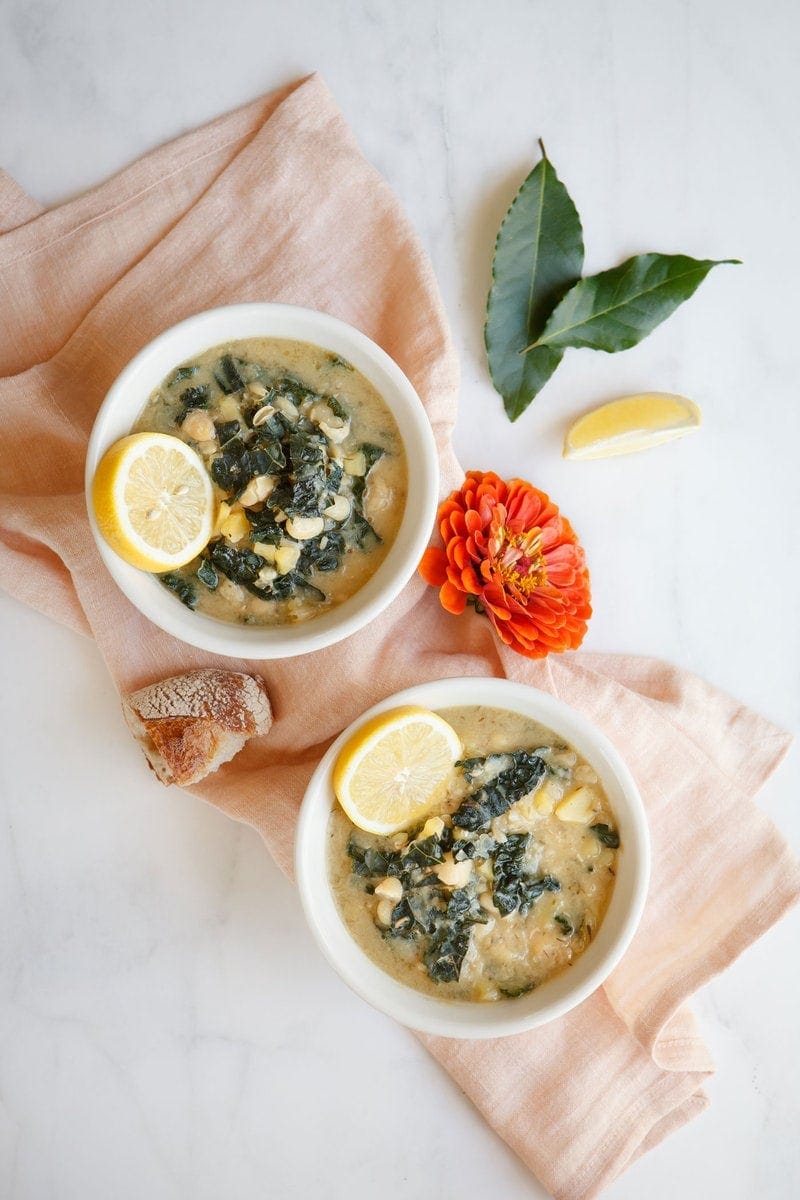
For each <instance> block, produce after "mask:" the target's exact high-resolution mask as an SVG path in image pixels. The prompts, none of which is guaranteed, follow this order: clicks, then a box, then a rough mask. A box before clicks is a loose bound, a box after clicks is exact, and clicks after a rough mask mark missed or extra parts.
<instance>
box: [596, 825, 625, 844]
mask: <svg viewBox="0 0 800 1200" xmlns="http://www.w3.org/2000/svg"><path fill="white" fill-rule="evenodd" d="M592 833H593V834H594V836H595V837H596V838H598V839H599V840H600V841H601V842H602V843H603V845H604V846H608V847H609V849H611V850H616V849H618V847H619V834H618V833H617V831H616V830H615V829H612V828H611V827H610V826H609V825H592Z"/></svg>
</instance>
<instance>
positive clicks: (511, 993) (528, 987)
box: [500, 983, 536, 1000]
mask: <svg viewBox="0 0 800 1200" xmlns="http://www.w3.org/2000/svg"><path fill="white" fill-rule="evenodd" d="M535 987H536V984H535V983H522V984H520V986H519V987H507V988H505V987H501V988H500V992H501V994H502V995H503V996H506V997H507V998H508V999H509V1000H516V998H517V997H518V996H527V994H528V992H532V991H533V989H534V988H535Z"/></svg>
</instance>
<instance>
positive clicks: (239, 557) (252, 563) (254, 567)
mask: <svg viewBox="0 0 800 1200" xmlns="http://www.w3.org/2000/svg"><path fill="white" fill-rule="evenodd" d="M211 562H212V563H213V565H214V566H215V567H216V569H217V570H218V571H219V572H221V574H223V575H227V577H228V579H232V580H233V582H234V583H244V584H247V583H253V582H254V581H255V580H256V579H257V578H258V573H259V571H260V570H261V568H262V567H263V566H264V563H265V562H266V559H264V558H262V557H261V555H260V554H256V553H255V551H254V550H238V549H237V548H236V547H235V546H229V545H227V543H226V542H222V541H219V542H214V544H213V545H212V547H211Z"/></svg>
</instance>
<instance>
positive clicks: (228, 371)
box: [214, 354, 247, 396]
mask: <svg viewBox="0 0 800 1200" xmlns="http://www.w3.org/2000/svg"><path fill="white" fill-rule="evenodd" d="M246 366H247V363H245V362H243V361H242V359H241V358H235V357H234V356H233V355H232V354H223V356H222V358H220V359H219V361H218V362H217V365H216V366H215V367H214V378H215V379H216V381H217V383H218V384H219V386H220V388H221V389H222V391H223V392H224V393H225V395H226V396H229V395H230V394H231V392H239V391H241V389H242V388H243V387H244V385H245V383H246V382H247V378H246V375H245V374H243V372H244V369H245V368H246Z"/></svg>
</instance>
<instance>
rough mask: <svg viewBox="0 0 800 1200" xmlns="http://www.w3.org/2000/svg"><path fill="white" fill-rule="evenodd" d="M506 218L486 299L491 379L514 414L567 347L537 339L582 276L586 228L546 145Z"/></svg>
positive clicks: (513, 415) (521, 409) (525, 404)
mask: <svg viewBox="0 0 800 1200" xmlns="http://www.w3.org/2000/svg"><path fill="white" fill-rule="evenodd" d="M539 145H540V147H541V150H542V157H541V160H540V161H539V162H538V163H537V164H536V166H535V167H534V169H533V170H532V171H531V173H530V175H528V177H527V179H526V180H525V182H524V183H523V184H522V187H521V188H520V190H519V192H518V193H517V195H516V197H515V198H514V201H513V203H512V205H511V207H510V209H509V210H508V213H507V214H506V217H505V219H504V220H503V223H502V225H501V226H500V231H499V233H498V235H497V242H496V244H495V251H494V261H493V263H492V287H491V290H490V292H489V299H488V303H487V307H486V327H485V340H486V353H487V355H488V359H489V371H490V373H491V376H492V382H493V384H494V386H495V388H496V389H497V391H498V392H499V393H500V395H501V396H502V397H503V404H504V406H505V410H506V413H507V414H508V416H509V417H510V419H511V420H512V421H516V419H517V417H519V416H520V415H521V414H522V413H523V412H524V411H525V409H526V408H527V407H528V405H529V404H530V402H531V400H532V399H533V398H534V396H535V395H536V394H537V392H539V391H540V389H541V388H542V387H544V385H545V383H547V380H548V379H549V378H550V376H551V375H552V374H553V372H554V371H555V369H556V367H557V366H558V364H559V363H560V362H561V359H562V356H563V350H560V349H556V348H554V347H551V346H536V347H534V348H533V349H531V350H530V352H529V353H527V354H524V355H523V354H522V353H521V351H523V350H524V349H525V347H526V346H530V343H531V342H535V340H536V339H537V338H538V337H539V336H540V334H541V333H542V332H543V330H544V328H545V325H546V322H547V318H548V317H549V315H550V313H551V312H552V311H553V309H554V308H555V306H556V305H557V304H558V302H559V301H560V300H561V298H562V297H563V296H564V295H565V294H566V293H567V292H568V291H569V289H570V288H571V287H572V286H573V284H574V283H575V282H576V281H577V280H578V279H579V278H580V274H581V270H582V268H583V230H582V229H581V222H580V217H579V216H578V213H577V210H576V208H575V205H574V204H573V203H572V200H571V198H570V195H569V192H568V191H567V189H566V188H565V187H564V185H563V183H562V182H561V181H560V179H559V178H558V176H557V175H556V172H555V169H554V168H553V164H552V163H551V162H550V160H549V159H548V157H547V155H546V153H545V150H544V146H542V144H541V142H540V143H539Z"/></svg>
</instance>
